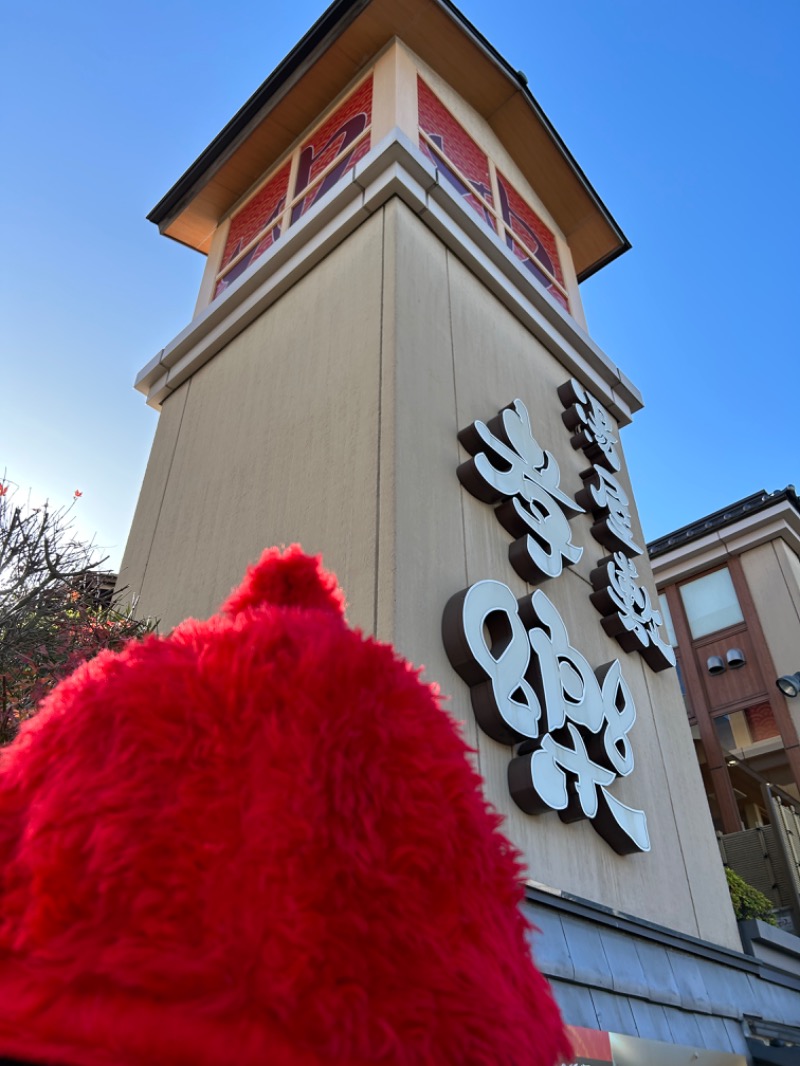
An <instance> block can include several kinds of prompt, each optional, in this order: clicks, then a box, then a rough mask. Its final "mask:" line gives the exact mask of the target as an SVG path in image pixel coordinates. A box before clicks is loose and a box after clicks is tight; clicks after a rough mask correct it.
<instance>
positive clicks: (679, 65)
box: [0, 0, 800, 565]
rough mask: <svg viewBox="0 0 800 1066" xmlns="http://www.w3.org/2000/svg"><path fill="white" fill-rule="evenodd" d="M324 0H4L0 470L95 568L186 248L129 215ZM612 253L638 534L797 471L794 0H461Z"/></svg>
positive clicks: (148, 425)
mask: <svg viewBox="0 0 800 1066" xmlns="http://www.w3.org/2000/svg"><path fill="white" fill-rule="evenodd" d="M322 10H323V5H322V3H318V2H310V0H295V2H294V3H293V4H292V5H291V8H289V6H288V5H277V4H263V3H262V4H255V3H244V2H241V0H228V2H227V3H226V4H224V5H221V4H219V3H214V4H211V3H208V2H206V0H194V2H191V3H190V2H188V0H185V2H171V0H161V2H159V3H154V2H152V0H139V2H137V3H135V4H133V3H120V4H108V3H99V2H96V0H83V2H79V3H77V4H70V5H67V4H63V3H54V2H41V0H29V2H27V3H24V4H19V5H14V8H13V9H12V8H11V7H10V6H9V7H7V8H6V11H5V14H4V16H3V21H2V26H0V79H1V80H2V83H3V84H2V100H3V104H2V118H1V119H0V134H1V135H2V141H1V142H0V143H2V145H3V158H4V163H3V166H2V168H0V193H2V197H1V198H0V203H2V207H3V212H4V215H5V218H4V224H3V255H2V266H0V271H1V272H2V276H0V294H1V295H0V316H1V323H2V329H1V331H0V338H2V366H3V378H2V408H0V411H2V414H0V474H2V473H3V471H4V470H6V471H7V473H8V476H9V478H10V479H11V480H12V481H14V482H16V483H18V484H20V485H21V486H22V487H23V489H24V490H27V489H28V488H32V489H33V490H34V492H35V493H37V494H38V495H40V496H49V497H50V498H51V499H52V500H53V501H54V502H69V500H70V499H71V498H72V495H73V491H74V490H75V489H76V488H78V489H80V490H81V491H82V492H83V496H82V498H81V499H80V501H79V516H80V524H81V529H82V530H83V531H84V532H85V533H86V534H92V533H96V535H97V540H98V542H99V543H100V544H102V545H105V546H107V547H108V549H109V551H110V554H111V557H110V563H111V564H112V565H115V564H117V563H118V561H119V557H120V554H121V552H122V549H123V547H124V544H125V539H126V537H127V532H128V528H129V526H130V522H131V518H132V515H133V509H134V507H135V504H136V498H137V495H138V492H139V487H140V484H141V479H142V476H143V474H144V467H145V463H146V461H147V455H148V453H149V448H150V443H151V441H152V436H153V433H154V430H155V423H156V418H157V416H156V414H155V413H154V412H153V411H151V410H150V409H149V408H147V407H146V405H145V403H144V399H143V398H142V397H141V396H140V395H139V393H136V392H134V390H133V388H132V382H133V378H134V376H135V374H136V372H137V371H138V370H139V368H140V367H141V366H143V365H144V363H145V362H147V361H148V360H149V359H150V358H151V357H152V356H153V355H154V354H155V353H156V352H157V351H158V350H159V349H160V348H162V347H163V346H164V345H165V344H166V343H168V342H169V341H170V340H171V339H172V337H173V336H174V335H175V334H176V333H177V332H178V331H179V330H180V329H182V328H183V326H184V325H186V323H187V322H188V321H189V319H190V317H191V314H192V310H193V307H194V302H195V298H196V295H197V290H198V288H199V284H200V276H201V271H202V265H203V261H202V258H201V257H200V256H199V255H197V254H196V253H194V252H191V251H189V250H187V249H185V248H182V247H181V246H179V245H177V244H174V243H173V242H171V241H169V240H167V239H166V238H163V237H160V236H159V234H158V232H157V230H156V228H155V227H154V226H153V225H151V224H150V223H148V222H146V221H145V214H146V213H147V211H148V210H149V209H150V208H151V207H152V206H153V205H154V204H155V203H156V201H157V200H159V199H160V197H161V196H162V195H163V193H164V192H166V190H167V189H168V188H169V187H170V186H171V185H172V184H173V182H174V181H175V180H176V179H177V178H178V177H179V176H180V174H182V173H183V171H184V170H185V169H186V167H187V166H188V165H189V164H190V163H191V162H192V161H193V160H194V159H195V158H196V157H197V155H198V154H199V153H200V151H201V150H202V149H203V148H204V147H205V146H206V145H207V144H208V142H209V141H210V140H211V139H212V138H213V136H214V135H215V134H216V133H217V132H218V131H219V130H220V129H221V128H222V126H223V125H224V124H225V123H226V122H227V121H228V119H229V118H230V117H231V116H232V115H233V113H234V112H235V111H236V110H237V109H238V108H239V107H240V106H241V104H242V103H244V101H245V100H246V98H247V97H248V96H249V95H250V94H251V93H252V92H253V91H254V90H255V89H256V88H257V87H258V85H259V84H260V83H261V82H262V81H263V80H264V78H265V77H266V76H267V75H268V74H269V73H270V71H271V70H272V69H273V68H274V66H275V65H276V64H277V62H278V61H279V60H280V59H281V58H282V57H283V56H284V55H285V54H286V52H288V51H289V49H290V48H291V47H292V45H293V44H294V43H295V42H296V41H297V40H298V39H299V38H300V36H301V35H302V34H303V33H304V32H305V31H306V30H307V29H308V28H309V26H310V25H311V24H312V22H313V21H314V20H315V19H316V18H317V17H318V16H319V14H321V12H322ZM462 10H463V12H464V14H465V15H466V16H467V17H468V18H469V19H470V20H471V21H473V22H474V23H475V25H476V26H477V27H478V28H479V29H480V30H481V31H482V32H483V33H484V34H485V35H486V37H488V39H489V40H490V41H491V42H492V43H493V44H494V45H495V46H496V47H497V48H498V49H499V50H500V52H501V53H502V54H503V55H504V56H505V57H506V58H507V59H508V60H509V62H510V63H511V64H512V65H513V66H515V67H518V68H521V69H523V70H524V71H525V72H526V73H527V75H528V78H529V83H530V88H531V90H532V92H533V93H534V95H535V96H536V97H537V99H538V100H539V102H540V104H541V105H542V106H543V108H544V109H545V111H546V112H547V114H548V115H549V116H550V118H551V120H552V121H553V122H554V124H555V126H556V128H557V129H558V130H559V132H560V133H561V135H562V136H563V138H564V139H565V141H566V142H567V144H568V145H569V147H570V149H571V150H572V152H573V154H574V155H575V156H576V158H577V159H578V161H579V163H580V164H581V166H582V167H583V168H584V170H585V171H586V173H587V174H588V176H589V178H590V180H591V181H592V183H593V184H594V186H595V188H596V189H597V190H598V192H599V193H600V195H601V197H602V198H603V199H604V200H605V202H606V203H607V204H608V206H609V208H610V209H611V211H612V213H613V214H614V215H615V217H616V218H617V220H618V221H619V222H620V224H621V226H622V228H623V229H624V231H625V232H626V233H627V235H628V237H629V238H630V240H631V241H632V243H633V250H632V251H630V252H628V253H627V254H626V255H625V256H623V257H622V258H621V259H619V260H618V261H617V262H615V263H613V264H611V265H610V266H608V267H606V268H605V269H604V270H602V271H600V273H599V274H597V275H596V276H595V277H594V278H592V279H590V280H589V281H588V282H586V283H585V284H584V286H583V297H584V303H585V307H586V313H587V317H588V321H589V329H590V332H591V333H592V335H593V337H594V338H595V339H596V340H597V342H598V343H599V344H600V346H601V347H602V348H603V349H604V350H605V351H606V352H607V354H608V355H609V356H610V358H611V359H612V360H614V361H615V362H616V363H617V364H618V365H619V366H620V367H621V368H622V369H623V370H624V371H625V373H626V374H627V375H628V376H629V377H630V378H631V379H632V380H633V381H634V383H635V384H636V385H637V386H638V387H639V388H640V389H641V391H642V392H643V394H644V397H645V402H646V405H647V406H646V408H645V410H644V411H642V412H641V413H640V414H639V415H637V417H636V419H635V421H634V423H633V425H632V426H630V427H628V428H627V429H626V430H625V431H624V433H623V443H624V446H625V450H626V454H627V457H628V462H629V464H630V467H631V474H632V478H633V483H634V490H635V492H636V497H637V502H638V506H639V510H640V514H641V517H642V522H643V524H644V529H645V535H646V536H647V537H649V538H652V537H656V536H659V535H660V534H662V533H665V532H667V531H669V530H670V529H673V528H675V527H676V526H679V525H682V524H684V523H685V522H688V521H691V520H692V519H694V518H698V517H700V516H702V515H703V514H706V513H708V512H709V511H712V510H714V509H716V508H717V507H721V506H723V505H725V504H726V503H729V502H732V501H733V500H736V499H738V498H740V497H742V496H745V495H748V494H749V493H751V492H753V491H755V490H756V489H759V488H767V489H772V488H779V487H783V486H785V485H786V484H788V483H790V482H794V481H795V480H797V481H800V458H799V457H798V454H797V448H796V444H795V441H796V429H795V421H796V419H797V417H798V408H797V404H796V401H795V397H796V395H797V392H798V390H797V366H798V354H800V353H799V352H798V347H799V346H798V341H797V329H796V325H795V319H796V317H797V313H798V304H799V303H800V301H799V300H798V292H799V291H800V267H798V262H799V259H798V248H800V221H798V219H799V218H800V213H799V212H798V207H797V204H798V174H797V169H798V168H797V164H798V154H799V153H798V128H799V127H800V123H799V122H798V117H797V116H798V111H799V110H800V64H798V62H797V56H796V49H797V45H798V41H800V2H798V0H772V3H770V4H765V3H758V2H756V0H747V2H745V0H700V2H698V0H693V2H691V3H689V2H686V0H676V2H673V3H670V4H666V3H642V2H641V0H562V2H561V3H559V4H554V3H542V2H539V0H527V2H526V3H524V4H523V3H518V2H512V0H494V2H493V3H487V2H486V0H464V2H463V4H462Z"/></svg>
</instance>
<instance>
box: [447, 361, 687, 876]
mask: <svg viewBox="0 0 800 1066" xmlns="http://www.w3.org/2000/svg"><path fill="white" fill-rule="evenodd" d="M559 397H560V398H561V401H562V404H563V405H564V407H565V409H566V410H565V411H564V415H563V420H564V423H565V425H566V426H567V428H568V429H569V430H570V431H571V433H572V438H571V440H572V445H573V447H574V448H576V449H581V450H582V451H583V452H584V454H585V455H586V456H587V458H588V459H589V460H590V461H591V462H592V466H591V468H590V469H589V470H587V471H585V472H584V473H583V474H582V475H581V478H582V481H583V487H582V488H581V489H580V490H579V491H578V492H577V493H576V495H575V498H574V499H572V498H571V497H570V496H568V495H567V494H566V493H565V491H564V489H563V487H562V485H561V472H560V469H559V466H558V463H557V461H556V459H555V457H554V456H553V454H552V453H551V452H549V451H547V450H546V449H545V448H543V447H542V446H541V445H540V443H539V442H538V441H537V439H536V437H535V435H534V432H533V427H532V425H531V419H530V415H529V413H528V409H527V407H526V406H525V404H524V403H523V402H522V401H521V400H519V399H516V400H514V401H513V402H512V403H510V404H509V405H508V406H507V407H505V408H503V410H501V411H500V412H499V413H498V414H497V415H496V416H495V417H493V418H492V419H490V420H489V421H488V423H484V422H481V421H476V422H473V423H472V424H471V425H470V426H468V427H466V428H465V429H463V430H461V431H460V432H459V434H458V439H459V441H460V442H461V444H462V445H463V447H464V448H465V449H466V451H467V452H468V453H469V454H470V456H471V458H470V459H469V460H467V461H466V462H464V463H461V465H460V466H459V467H458V471H457V473H458V478H459V480H460V481H461V484H462V485H463V486H464V488H465V489H467V491H468V492H470V493H471V494H472V495H473V496H475V497H476V498H477V499H479V500H481V501H482V502H484V503H487V504H490V505H493V506H494V507H495V515H496V517H497V519H498V521H499V523H500V525H501V526H502V527H503V529H505V530H506V532H507V533H508V534H510V536H511V538H512V541H511V543H510V545H509V549H508V557H509V562H510V564H511V566H512V567H513V569H514V570H515V571H516V572H517V574H518V575H519V576H520V577H521V578H523V580H525V581H526V582H528V584H531V585H538V584H541V583H542V582H545V581H547V580H551V579H553V578H557V577H558V576H559V575H560V574H561V573H562V572H563V570H564V567H569V566H572V565H573V564H575V563H577V562H578V560H579V559H580V558H581V557H582V554H583V550H584V549H583V547H581V546H580V545H578V544H576V543H575V542H574V540H573V531H572V528H571V526H570V519H571V518H573V517H574V516H575V515H578V514H581V513H584V511H589V512H591V513H592V515H593V516H594V519H595V521H594V525H593V526H592V534H593V536H594V537H595V539H596V540H598V541H599V542H600V543H602V544H603V545H604V547H607V548H610V549H611V550H612V552H613V554H612V555H611V556H610V557H607V558H604V559H601V560H600V561H599V563H598V565H597V567H596V568H595V569H594V570H593V571H592V574H591V580H592V587H593V590H594V591H593V592H592V593H591V595H590V599H591V602H592V603H593V605H594V606H595V608H596V609H597V610H598V611H599V612H600V614H601V615H602V616H603V617H602V621H601V624H602V626H603V629H604V630H605V631H606V632H607V633H608V634H609V636H612V637H614V638H615V639H616V640H617V641H618V643H619V644H620V646H621V647H622V648H624V649H625V650H626V651H633V650H637V651H639V652H640V653H641V654H642V656H643V658H644V659H645V661H646V662H647V663H648V665H649V666H650V667H651V668H652V669H654V670H660V669H663V668H664V667H666V666H670V665H673V664H674V661H675V658H674V653H673V651H672V648H671V647H670V646H669V645H668V644H667V643H665V642H664V641H663V640H662V638H661V634H660V632H659V628H658V627H659V626H660V624H661V616H660V614H659V612H658V611H657V610H656V609H655V608H654V607H653V605H652V603H651V600H650V596H649V593H648V592H647V590H646V589H644V588H642V587H641V586H640V585H638V584H637V578H638V573H637V570H636V567H635V565H634V563H633V561H632V557H633V556H635V555H637V554H640V553H641V548H639V546H638V545H637V544H636V542H635V540H634V535H633V523H632V517H631V511H630V507H629V503H628V498H627V495H626V493H625V491H624V489H623V487H622V485H621V484H620V482H619V480H618V479H617V477H616V473H617V472H619V470H620V468H621V465H622V464H621V460H620V456H619V453H618V452H617V449H616V445H617V438H616V436H615V434H614V427H613V425H612V422H611V419H610V417H609V415H608V413H607V411H606V410H605V408H604V407H602V405H601V404H599V403H598V402H597V400H596V399H595V398H594V397H593V396H591V395H590V394H589V393H587V392H586V391H585V390H584V389H583V387H582V386H581V385H580V384H579V383H578V382H577V381H575V380H574V379H572V380H571V381H569V382H567V383H566V384H565V385H563V386H562V387H561V388H560V389H559ZM442 636H443V641H444V645H445V650H446V652H447V655H448V658H449V659H450V662H451V663H452V665H453V667H454V668H455V670H456V671H457V672H458V674H459V675H460V676H461V677H462V678H463V680H464V681H465V682H466V683H467V685H469V688H470V697H471V702H472V707H473V710H474V713H475V718H476V720H477V722H478V725H479V726H480V727H481V729H482V730H483V731H484V732H485V733H486V734H487V735H488V736H490V737H492V738H493V739H494V740H496V741H498V742H499V743H501V744H508V745H512V746H514V748H515V750H514V754H513V757H512V758H511V761H510V763H509V767H508V785H509V792H510V794H511V797H512V799H513V800H514V802H515V803H516V804H517V806H518V807H520V808H521V809H522V810H523V811H525V812H526V813H528V814H541V813H544V812H546V811H549V810H555V811H558V813H559V817H560V818H561V819H562V821H564V822H574V821H577V820H579V819H582V818H587V819H589V821H590V822H591V824H592V826H593V828H594V829H595V830H596V831H597V832H598V833H599V834H600V836H602V837H603V839H604V840H605V841H606V842H607V843H608V844H609V845H610V846H611V847H612V848H613V849H614V850H615V851H616V852H618V853H619V854H620V855H626V854H629V853H632V852H637V851H649V850H650V836H649V833H648V829H647V818H646V815H645V813H644V811H641V810H638V809H637V808H634V807H629V806H627V805H626V804H624V803H622V802H621V801H620V800H619V799H618V798H617V797H616V796H615V795H614V794H613V792H612V791H611V786H612V785H613V784H614V782H615V781H616V779H617V778H618V777H627V776H628V775H630V774H631V773H632V771H633V768H634V757H633V749H632V746H631V742H630V738H629V735H628V734H629V733H630V730H631V729H632V727H633V724H634V722H635V721H636V707H635V704H634V700H633V695H632V693H631V690H630V687H629V686H628V683H627V682H626V680H625V678H624V676H623V673H622V668H621V666H620V663H619V660H617V659H614V660H613V661H612V662H608V663H603V664H601V665H598V666H596V667H593V666H592V665H591V664H590V663H589V661H588V660H587V659H586V657H585V656H584V655H583V654H582V653H581V652H580V651H579V649H578V648H576V647H575V646H574V645H573V644H572V641H571V638H570V635H569V633H568V631H567V627H566V625H565V623H564V620H563V619H562V618H561V615H560V614H559V612H558V610H557V609H556V607H555V605H554V604H553V602H552V601H551V600H550V599H549V598H548V596H547V595H546V594H545V593H544V591H542V589H540V588H537V589H536V590H535V591H534V592H533V593H532V594H531V595H527V596H523V597H522V598H521V599H519V600H518V599H517V598H516V597H515V595H514V593H513V592H512V591H511V589H510V588H509V587H508V586H507V585H505V584H503V583H502V582H501V581H496V580H484V581H478V582H476V583H475V584H473V585H471V586H470V587H469V588H467V589H464V590H463V591H461V592H459V593H457V594H456V595H455V596H453V597H452V598H451V599H450V601H449V602H448V604H447V606H446V607H445V610H444V615H443V619H442Z"/></svg>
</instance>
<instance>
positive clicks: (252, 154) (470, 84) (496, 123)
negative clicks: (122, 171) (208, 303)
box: [147, 0, 630, 281]
mask: <svg viewBox="0 0 800 1066" xmlns="http://www.w3.org/2000/svg"><path fill="white" fill-rule="evenodd" d="M395 37H396V38H399V39H400V40H402V41H403V42H404V43H405V44H406V45H407V46H408V47H409V48H410V49H411V50H412V51H414V52H415V53H416V54H417V55H418V56H419V57H420V58H421V59H423V60H424V61H425V62H426V63H428V64H429V65H430V66H431V67H432V68H434V69H435V70H436V71H437V72H438V73H439V74H440V75H441V76H442V77H443V78H445V79H446V80H447V81H448V82H449V84H450V85H452V87H453V88H454V89H455V90H456V91H457V92H458V93H459V94H460V95H461V96H462V97H463V98H464V99H465V100H466V101H467V103H469V104H470V105H471V106H472V107H473V108H474V109H475V110H476V111H477V112H478V113H479V114H480V115H481V116H482V117H483V118H484V119H485V120H486V121H487V122H488V123H489V125H490V126H491V127H492V128H493V130H494V131H495V133H496V134H497V136H498V137H499V138H500V139H501V141H502V142H503V143H504V145H505V147H506V149H507V150H508V151H509V153H510V154H511V155H512V157H513V158H514V160H515V161H516V163H517V165H518V166H519V167H520V169H521V170H522V171H523V173H524V174H525V175H526V177H527V178H528V180H529V181H530V183H531V185H532V186H533V187H534V188H535V189H536V191H537V194H538V195H539V196H540V197H541V199H542V201H543V202H544V203H545V204H546V205H547V207H548V209H549V210H550V212H551V213H552V215H553V218H554V219H555V221H556V222H557V224H558V225H559V226H560V228H561V230H562V231H563V233H564V236H565V237H566V239H567V241H568V243H569V245H570V248H571V250H572V255H573V258H574V261H575V268H576V271H577V273H578V278H579V280H581V281H582V280H584V279H585V278H587V277H589V276H590V275H591V274H593V273H594V272H595V271H597V270H599V269H600V267H602V266H604V265H605V264H606V263H608V262H610V261H611V260H612V259H614V258H616V257H617V256H618V255H620V254H621V253H622V252H625V251H627V249H628V248H630V243H629V241H628V240H627V238H626V237H625V234H624V233H623V232H622V230H621V229H620V227H619V225H618V224H617V222H616V221H615V220H614V218H613V216H612V215H611V213H610V211H609V210H608V208H607V207H606V206H605V204H604V203H603V201H602V200H601V199H600V197H599V196H598V195H597V193H596V192H595V190H594V189H593V187H592V185H591V183H590V182H589V180H588V178H587V177H586V175H585V174H584V173H583V171H582V170H581V168H580V166H579V165H578V163H577V162H576V160H575V158H574V157H573V156H572V154H571V153H570V151H569V149H568V148H567V146H566V145H565V144H564V142H563V141H562V139H561V137H560V136H559V135H558V133H557V132H556V130H555V128H554V127H553V125H552V123H551V122H550V120H549V119H548V118H547V116H546V115H545V113H544V111H543V110H542V108H541V107H540V106H539V104H538V103H537V101H536V100H535V98H534V97H533V95H532V94H531V93H530V91H529V90H528V88H527V83H526V79H525V76H524V75H523V74H521V72H519V71H515V70H514V69H513V68H512V67H511V66H510V65H509V64H508V63H507V62H506V60H505V59H503V57H502V56H501V55H500V54H499V52H497V51H496V49H495V48H493V47H492V45H491V44H489V42H488V41H487V40H486V38H485V37H483V36H482V35H481V34H480V33H479V32H478V30H476V29H475V27H474V26H473V25H472V24H471V23H470V22H469V21H468V20H467V19H466V18H465V17H464V16H463V15H462V14H461V12H460V11H459V10H458V9H457V8H456V7H455V6H454V5H453V4H452V3H450V2H449V0H334V3H333V4H331V6H330V7H329V8H328V9H327V11H325V13H324V14H323V15H322V16H321V17H320V19H319V20H318V21H317V22H316V23H315V24H314V25H313V26H312V27H311V29H310V30H309V31H308V33H306V35H305V36H304V37H303V38H302V39H301V40H300V41H299V42H298V43H297V44H296V45H295V47H294V48H293V49H292V51H291V52H290V53H289V54H288V55H287V56H286V58H285V59H283V60H282V61H281V62H280V63H279V64H278V66H277V67H276V68H275V70H274V71H273V72H272V73H271V74H270V75H269V77H268V78H267V79H266V81H264V83H263V84H262V85H261V86H260V87H259V88H258V89H257V90H256V92H255V93H254V94H253V95H252V96H251V97H250V99H249V100H248V101H247V102H246V103H245V104H244V106H243V107H242V108H241V109H240V110H239V111H238V112H237V113H236V114H235V115H234V116H233V118H232V119H231V121H230V122H229V123H228V124H227V126H225V127H224V129H223V130H221V131H220V133H219V134H217V136H216V137H215V138H214V140H213V141H212V142H211V144H209V146H208V147H207V148H206V149H205V150H204V151H203V152H202V153H201V154H200V156H199V157H198V158H197V159H196V160H195V162H194V163H192V165H191V166H190V167H189V169H188V170H187V171H186V173H185V174H183V176H182V177H180V178H179V179H178V181H177V182H176V183H175V185H173V187H172V188H171V189H170V190H169V192H168V193H167V194H166V195H165V196H164V197H163V198H162V199H161V200H160V201H159V202H158V203H157V204H156V206H155V207H154V208H153V210H152V211H151V212H150V214H149V215H148V216H147V217H148V219H149V220H150V221H151V222H154V223H156V225H157V226H158V227H159V230H160V232H161V233H163V234H165V235H166V236H168V237H172V238H174V239H175V240H177V241H180V242H181V243H183V244H187V245H189V246H190V247H192V248H195V249H197V250H198V251H200V252H204V253H207V252H208V250H209V247H210V243H211V237H212V235H213V233H214V230H215V228H216V227H217V225H218V224H219V222H220V220H221V219H222V218H223V216H224V215H225V214H226V213H227V212H228V211H229V210H230V209H231V208H232V207H233V205H234V204H235V203H236V202H237V201H238V200H239V199H240V198H241V196H242V195H243V194H244V193H246V192H247V191H248V189H249V188H250V187H251V186H252V185H253V183H254V182H256V181H257V180H258V179H259V178H260V177H261V176H262V175H263V174H264V172H265V170H266V169H267V168H268V167H269V166H271V165H272V164H273V163H274V162H276V161H277V160H278V159H279V158H280V157H281V156H282V155H283V154H284V153H285V152H286V151H287V150H288V149H289V147H290V146H291V145H292V144H293V143H294V142H295V141H296V139H297V138H298V137H299V136H300V135H301V134H302V133H303V132H304V130H305V129H306V128H307V127H308V126H309V125H310V124H311V123H312V122H313V121H314V120H315V119H316V118H317V117H318V116H319V115H320V114H321V112H322V111H323V110H324V109H325V108H326V107H327V106H328V105H329V104H330V102H331V100H333V99H334V98H335V97H336V95H337V94H338V93H340V92H341V91H342V90H343V89H344V88H345V87H346V86H347V85H348V84H349V83H350V82H351V81H352V80H353V78H354V77H355V76H356V75H357V74H358V73H359V71H361V70H362V69H363V68H364V66H365V64H367V63H368V62H369V61H370V60H371V59H372V58H373V57H374V56H375V55H376V54H377V53H378V52H379V51H380V50H381V49H382V48H383V47H384V46H385V45H386V44H387V43H388V42H389V41H391V40H392V39H393V38H395Z"/></svg>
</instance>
